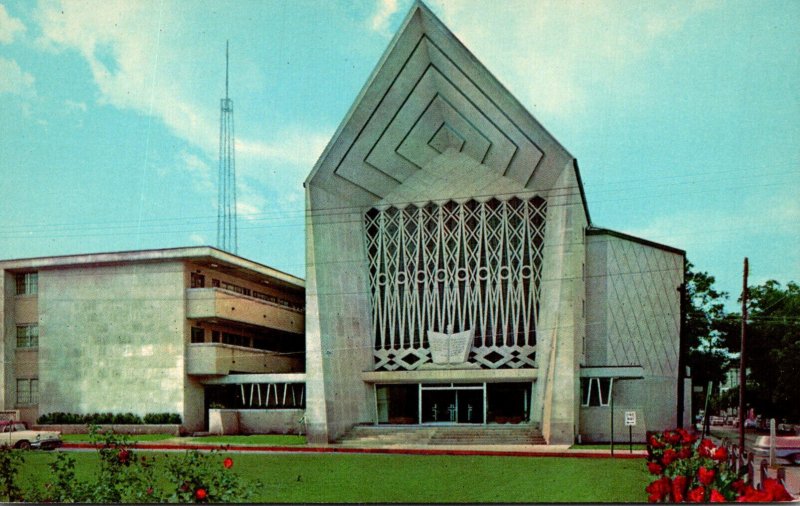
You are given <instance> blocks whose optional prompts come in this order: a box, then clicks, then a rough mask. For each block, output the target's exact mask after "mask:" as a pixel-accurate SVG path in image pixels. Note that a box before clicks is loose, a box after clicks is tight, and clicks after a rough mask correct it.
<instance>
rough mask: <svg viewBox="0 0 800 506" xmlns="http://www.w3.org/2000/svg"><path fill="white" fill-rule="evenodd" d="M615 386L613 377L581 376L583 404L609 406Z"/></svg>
mask: <svg viewBox="0 0 800 506" xmlns="http://www.w3.org/2000/svg"><path fill="white" fill-rule="evenodd" d="M613 388H614V379H613V378H581V405H583V406H608V405H609V403H610V402H611V393H612V390H613Z"/></svg>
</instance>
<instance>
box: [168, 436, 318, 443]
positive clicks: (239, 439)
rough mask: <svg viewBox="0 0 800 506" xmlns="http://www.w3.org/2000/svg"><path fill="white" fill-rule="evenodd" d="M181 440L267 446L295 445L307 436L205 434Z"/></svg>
mask: <svg viewBox="0 0 800 506" xmlns="http://www.w3.org/2000/svg"><path fill="white" fill-rule="evenodd" d="M180 441H181V442H190V443H209V444H232V445H234V444H237V445H238V444H245V445H265V446H294V445H304V444H306V437H305V436H293V435H289V434H254V435H252V436H203V437H185V438H181V439H180Z"/></svg>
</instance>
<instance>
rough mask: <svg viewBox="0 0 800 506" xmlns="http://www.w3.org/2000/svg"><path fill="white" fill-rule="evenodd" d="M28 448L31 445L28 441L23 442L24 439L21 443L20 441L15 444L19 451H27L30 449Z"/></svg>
mask: <svg viewBox="0 0 800 506" xmlns="http://www.w3.org/2000/svg"><path fill="white" fill-rule="evenodd" d="M30 447H31V443H30V442H28V441H25V440H24V439H23V440H22V441H20V442H19V443H17V448H19V449H20V450H28V449H30Z"/></svg>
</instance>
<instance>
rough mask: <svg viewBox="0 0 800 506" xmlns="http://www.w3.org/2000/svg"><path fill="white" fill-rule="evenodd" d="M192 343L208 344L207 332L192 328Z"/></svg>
mask: <svg viewBox="0 0 800 506" xmlns="http://www.w3.org/2000/svg"><path fill="white" fill-rule="evenodd" d="M192 342H193V343H204V342H206V331H205V329H203V328H200V327H192Z"/></svg>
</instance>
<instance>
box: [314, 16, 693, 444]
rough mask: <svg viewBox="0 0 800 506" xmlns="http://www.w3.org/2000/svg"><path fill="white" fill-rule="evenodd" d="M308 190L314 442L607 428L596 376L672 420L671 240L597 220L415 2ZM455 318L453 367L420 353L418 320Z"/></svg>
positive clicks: (649, 422)
mask: <svg viewBox="0 0 800 506" xmlns="http://www.w3.org/2000/svg"><path fill="white" fill-rule="evenodd" d="M305 188H306V210H307V214H306V216H307V218H306V220H307V221H306V255H307V277H306V282H307V291H306V309H307V322H306V323H307V325H306V352H307V355H306V367H307V371H308V373H307V384H308V396H309V397H308V403H307V415H306V418H307V424H308V435H309V439H310V441H312V442H328V441H333V440H335V439H336V438H338V437H340V436H342V435H343V434H344V433H345V432H347V431H348V430H349V429H350V428H351V427H353V426H354V425H355V424H363V423H384V422H385V421H387V420H394V421H395V422H396V423H422V424H424V423H442V422H450V423H483V424H486V423H505V422H506V421H507V420H509V419H511V420H515V421H517V419H519V418H522V419H523V420H524V422H525V423H529V424H532V425H535V426H538V427H539V428H540V429H541V432H542V434H543V435H544V437H545V439H546V440H547V441H548V442H549V443H551V444H568V443H572V442H573V441H574V440H575V439H576V437H577V436H578V435H579V434H581V435H584V436H585V437H586V438H587V439H590V440H591V439H607V438H608V437H609V436H610V432H609V429H607V428H604V427H605V425H606V423H605V420H609V419H610V410H609V407H608V406H607V401H608V400H609V399H608V395H609V390H610V391H611V392H612V395H614V399H615V400H616V401H617V402H619V403H620V405H621V406H623V407H628V408H630V409H634V410H636V411H637V412H638V413H640V421H641V422H642V423H641V424H640V425H639V426H638V428H637V430H639V431H640V432H641V433H642V434H643V431H644V430H645V429H660V428H666V427H668V426H671V425H674V423H675V407H676V392H677V382H678V370H677V350H678V342H679V335H678V327H679V326H678V321H679V316H680V315H679V302H678V298H677V294H678V292H677V290H676V289H677V287H678V286H679V285H680V284H681V283H682V281H683V252H682V251H680V250H676V249H674V248H670V247H664V246H660V245H656V244H654V243H649V242H647V241H641V240H638V239H636V238H632V237H628V236H623V235H622V234H616V233H612V232H610V231H609V232H607V233H601V232H599V231H598V229H595V228H594V227H593V226H592V224H591V220H590V218H589V212H588V208H587V206H586V202H585V198H584V193H583V188H582V183H581V180H580V173H579V171H578V166H577V162H576V161H575V159H574V158H573V157H572V156H571V155H570V154H569V152H568V151H567V150H566V149H565V148H564V147H563V146H561V145H560V144H559V142H558V141H557V140H556V139H555V138H553V137H552V136H551V135H550V134H549V133H548V132H547V131H546V130H545V129H544V128H543V127H542V126H541V125H540V124H539V123H538V122H537V121H536V120H535V119H534V118H533V116H532V115H531V114H530V113H528V112H527V111H526V110H525V108H524V107H523V106H522V105H521V104H520V103H519V102H518V101H517V100H516V99H515V98H514V97H513V96H511V95H510V94H509V93H508V91H507V90H506V89H505V88H504V87H503V86H502V85H501V84H500V83H499V82H498V81H497V80H496V79H495V78H494V77H493V76H492V75H491V73H490V72H489V71H488V70H487V69H486V68H485V67H483V65H482V64H481V63H480V62H478V61H477V59H475V57H474V56H473V55H472V54H471V53H470V52H469V51H468V50H467V49H466V48H465V47H464V46H463V45H462V44H461V43H460V42H459V41H458V39H457V38H456V37H455V36H454V35H453V34H452V33H451V32H450V31H449V30H448V29H447V28H446V27H445V26H444V25H443V24H442V23H441V22H440V21H439V20H438V19H437V18H436V17H435V16H434V15H433V14H432V13H431V12H430V11H429V10H428V9H427V8H426V7H425V6H424V5H422V4H419V3H418V4H415V6H414V7H413V8H412V10H411V12H410V13H409V14H408V16H407V17H406V19H405V21H404V23H403V24H402V27H401V28H400V30H399V31H398V33H397V35H396V36H395V37H394V39H393V40H392V42H391V43H390V45H389V47H388V49H387V50H386V52H385V53H384V55H383V57H382V58H381V60H380V61H379V63H378V65H377V67H376V69H375V70H374V71H373V73H372V75H371V76H370V78H369V80H368V81H367V83H366V84H365V86H364V88H363V90H362V91H361V93H360V94H359V96H358V97H357V99H356V101H355V103H354V104H353V106H352V107H351V109H350V111H349V112H348V114H347V116H346V117H345V118H344V120H343V122H342V124H341V125H340V127H339V129H338V130H337V132H336V133H335V135H334V137H333V138H332V139H331V141H330V143H329V144H328V146H327V147H326V149H325V151H324V152H323V154H322V155H321V157H320V159H319V160H318V162H317V163H316V164H315V166H314V168H313V169H312V171H311V173H310V175H309V176H308V178H307V179H306V182H305ZM634 264H635V265H634ZM639 268H641V271H638V270H635V269H639ZM467 331H469V332H474V333H475V339H474V342H473V344H472V348H471V350H470V354H469V359H468V361H467V362H464V363H461V364H446V365H437V364H433V363H432V362H431V352H430V343H429V342H428V340H427V337H426V336H427V333H428V332H440V333H447V332H455V333H457V332H467ZM593 389H596V390H597V393H596V394H593V393H592V391H593ZM615 389H616V390H615ZM481 394H482V395H483V398H482V399H481V398H480V395H481ZM393 396H394V397H393ZM392 399H394V400H392ZM459 399H461V402H460V403H459ZM519 399H521V400H522V401H521V402H520V401H519ZM509 403H516V404H517V405H518V406H517V407H515V408H513V409H511V408H508V406H507V405H508V404H509ZM415 404H416V405H415ZM584 404H586V405H585V406H584ZM595 404H598V405H595ZM448 405H449V410H450V411H449V415H448V414H447V413H445V412H444V410H443V406H444V407H446V406H448ZM459 405H460V406H461V407H459ZM387 406H388V407H387ZM464 406H467V407H468V409H469V412H468V413H466V414H465V413H462V411H461V410H462V409H463V408H464ZM392 407H394V408H396V409H395V411H396V412H395V413H394V414H392ZM515 410H516V411H515ZM476 411H477V412H482V418H481V417H480V416H475V412H476ZM443 416H445V417H446V416H449V418H442V417H443ZM389 423H392V422H389ZM619 423H620V424H622V422H621V421H620V422H619ZM615 432H616V430H615Z"/></svg>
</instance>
